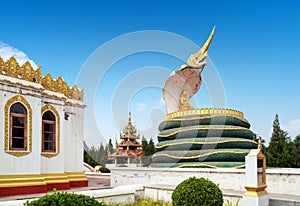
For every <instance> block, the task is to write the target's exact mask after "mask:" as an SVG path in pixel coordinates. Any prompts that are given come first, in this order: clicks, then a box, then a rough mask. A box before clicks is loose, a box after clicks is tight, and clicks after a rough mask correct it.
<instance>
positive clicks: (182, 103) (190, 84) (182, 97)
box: [163, 26, 216, 114]
mask: <svg viewBox="0 0 300 206" xmlns="http://www.w3.org/2000/svg"><path fill="white" fill-rule="evenodd" d="M215 29H216V27H215V26H214V27H213V29H212V31H211V34H210V35H209V37H208V39H207V40H206V42H205V43H204V45H203V46H202V48H201V49H200V50H199V51H198V52H196V53H195V54H192V55H191V56H190V57H189V58H188V60H187V65H182V66H181V68H179V69H177V70H175V71H174V72H172V73H171V75H170V77H169V78H168V79H167V80H166V82H165V85H164V88H163V95H164V100H165V103H166V107H167V113H168V114H170V113H172V112H177V111H180V110H189V109H193V107H191V106H190V105H189V103H188V101H189V99H190V98H191V97H192V96H194V95H195V94H196V93H197V92H198V90H199V89H200V86H201V82H202V79H201V72H202V70H203V68H204V66H205V65H206V61H205V60H206V58H207V55H208V48H209V45H210V43H211V41H212V38H213V36H214V33H215Z"/></svg>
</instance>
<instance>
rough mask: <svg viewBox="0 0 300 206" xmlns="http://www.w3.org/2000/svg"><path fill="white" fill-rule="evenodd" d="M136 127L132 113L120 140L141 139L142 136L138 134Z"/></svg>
mask: <svg viewBox="0 0 300 206" xmlns="http://www.w3.org/2000/svg"><path fill="white" fill-rule="evenodd" d="M136 132H137V131H136V127H135V126H134V125H133V124H132V122H131V113H130V112H129V113H128V123H127V125H126V126H125V127H124V129H123V132H122V133H120V139H139V138H140V134H137V133H136Z"/></svg>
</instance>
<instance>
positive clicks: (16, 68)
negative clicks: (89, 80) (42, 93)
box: [0, 56, 84, 101]
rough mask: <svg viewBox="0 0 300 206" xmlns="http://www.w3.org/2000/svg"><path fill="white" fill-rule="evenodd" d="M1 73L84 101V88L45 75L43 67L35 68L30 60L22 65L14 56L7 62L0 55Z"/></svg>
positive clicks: (59, 78) (60, 78)
mask: <svg viewBox="0 0 300 206" xmlns="http://www.w3.org/2000/svg"><path fill="white" fill-rule="evenodd" d="M0 75H5V76H9V77H13V78H16V79H22V80H25V81H29V82H33V83H37V84H41V85H42V86H43V87H44V88H45V89H47V90H50V91H53V92H58V93H61V94H64V95H65V96H66V97H67V98H70V99H75V100H80V101H83V93H84V91H83V89H81V90H80V89H78V87H77V86H76V85H74V86H73V87H69V86H68V84H67V83H66V82H65V81H64V80H63V78H62V77H58V78H57V79H56V80H55V79H53V78H52V76H51V74H49V73H48V74H46V76H44V77H43V76H42V67H39V68H37V69H36V70H34V69H33V67H32V66H31V64H30V63H29V61H26V62H25V63H24V64H23V65H22V66H20V65H19V64H18V62H17V60H16V58H15V57H14V56H12V57H10V58H9V59H8V60H7V61H6V62H4V61H3V59H2V58H1V57H0Z"/></svg>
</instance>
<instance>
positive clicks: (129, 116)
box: [128, 112, 131, 123]
mask: <svg viewBox="0 0 300 206" xmlns="http://www.w3.org/2000/svg"><path fill="white" fill-rule="evenodd" d="M128 123H131V112H129V113H128Z"/></svg>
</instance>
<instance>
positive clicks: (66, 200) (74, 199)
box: [24, 192, 105, 206]
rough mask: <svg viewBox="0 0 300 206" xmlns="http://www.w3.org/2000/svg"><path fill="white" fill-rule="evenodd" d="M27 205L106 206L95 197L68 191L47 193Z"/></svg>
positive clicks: (26, 204) (26, 205)
mask: <svg viewBox="0 0 300 206" xmlns="http://www.w3.org/2000/svg"><path fill="white" fill-rule="evenodd" d="M24 205H25V206H41V205H45V206H80V205H82V206H94V205H95V206H104V205H105V204H104V203H102V202H98V201H97V200H95V198H93V197H89V196H86V195H78V194H74V193H67V192H55V193H53V194H51V195H49V194H46V195H45V196H43V197H41V198H39V199H37V200H33V201H31V202H29V201H27V202H26V203H24Z"/></svg>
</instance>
